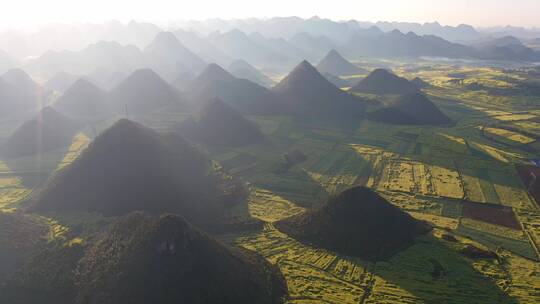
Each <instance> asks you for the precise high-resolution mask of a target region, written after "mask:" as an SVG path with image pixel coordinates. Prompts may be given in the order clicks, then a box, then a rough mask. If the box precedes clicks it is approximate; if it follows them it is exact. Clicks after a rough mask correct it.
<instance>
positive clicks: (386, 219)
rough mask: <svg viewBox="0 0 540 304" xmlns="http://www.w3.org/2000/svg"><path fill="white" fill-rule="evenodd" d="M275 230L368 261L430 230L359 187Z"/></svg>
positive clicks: (424, 224) (292, 218)
mask: <svg viewBox="0 0 540 304" xmlns="http://www.w3.org/2000/svg"><path fill="white" fill-rule="evenodd" d="M276 227H277V228H278V229H279V230H281V231H283V232H285V233H287V234H288V235H290V236H292V237H293V238H297V239H298V240H300V241H303V242H308V243H310V244H314V245H316V246H321V247H323V248H326V249H329V250H332V251H336V252H338V253H341V254H345V255H350V256H358V257H362V258H364V259H369V260H380V259H386V258H388V257H390V256H392V255H393V254H395V253H396V252H398V251H399V250H402V249H404V248H406V247H408V246H410V245H411V244H413V242H414V238H415V237H417V236H419V235H421V234H424V233H426V232H428V231H429V230H430V229H431V228H430V227H429V225H428V224H426V223H424V222H421V221H418V220H416V219H414V218H413V217H411V216H410V215H409V214H407V213H405V212H403V211H402V210H400V209H399V208H397V207H395V206H394V205H392V204H390V203H389V202H388V201H386V200H385V199H384V198H382V197H381V196H379V195H378V194H377V193H375V192H373V191H372V190H370V189H368V188H365V187H361V186H359V187H354V188H351V189H348V190H345V191H343V192H342V193H340V194H339V195H337V196H335V197H333V198H331V199H330V200H329V201H328V202H327V203H326V204H325V205H324V206H322V207H321V208H319V209H317V210H313V211H308V212H306V213H304V214H301V215H297V216H293V217H291V218H288V219H285V220H282V221H280V222H278V223H276Z"/></svg>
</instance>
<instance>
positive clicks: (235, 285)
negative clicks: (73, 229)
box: [0, 212, 287, 304]
mask: <svg viewBox="0 0 540 304" xmlns="http://www.w3.org/2000/svg"><path fill="white" fill-rule="evenodd" d="M0 291H2V293H1V294H0V300H1V301H7V302H6V303H31V304H33V303H46V304H52V303H62V304H63V303H65V304H68V303H78V304H79V303H80V304H83V303H111V304H112V303H141V304H142V303H171V304H172V303H201V304H202V303H230V304H233V303H234V304H236V303H253V300H254V299H257V303H268V304H278V303H283V302H284V299H285V297H286V295H287V287H286V283H285V281H284V279H283V277H282V275H281V273H280V271H279V269H278V268H277V267H276V266H273V265H271V264H270V263H268V262H267V261H265V260H264V258H262V257H260V256H258V255H256V254H255V253H253V252H250V251H247V250H245V249H240V248H229V247H226V246H225V245H223V244H221V243H220V242H218V241H216V240H215V239H213V238H212V237H210V236H209V235H207V234H206V233H204V232H201V231H200V230H198V229H197V228H194V227H193V226H191V225H190V224H189V223H187V222H186V221H185V220H184V219H183V218H181V217H179V216H177V215H170V214H169V215H161V216H150V215H147V214H144V213H140V212H135V213H131V214H128V215H126V216H123V217H120V218H119V219H117V220H116V221H115V222H113V223H112V224H111V226H110V228H108V229H105V231H104V232H101V233H98V234H96V235H93V236H92V237H91V239H89V240H87V242H85V243H65V242H60V241H57V242H55V243H52V244H49V245H47V246H44V247H43V248H41V249H40V250H38V251H37V252H36V253H35V255H34V256H33V257H32V259H31V260H30V261H29V262H28V263H27V264H26V265H25V266H24V267H23V268H22V269H21V270H20V271H19V273H18V274H17V275H16V276H15V277H14V278H13V279H11V280H9V281H8V282H7V283H6V284H5V285H2V286H0Z"/></svg>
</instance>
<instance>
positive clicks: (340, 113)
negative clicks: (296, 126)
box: [272, 60, 365, 124]
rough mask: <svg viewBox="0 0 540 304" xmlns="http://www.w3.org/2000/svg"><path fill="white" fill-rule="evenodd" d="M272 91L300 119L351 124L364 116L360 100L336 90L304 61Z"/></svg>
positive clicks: (362, 103) (363, 105)
mask: <svg viewBox="0 0 540 304" xmlns="http://www.w3.org/2000/svg"><path fill="white" fill-rule="evenodd" d="M272 90H273V91H274V92H275V93H276V94H277V95H278V96H279V97H280V98H281V99H282V100H283V101H284V102H285V106H286V107H287V108H288V109H289V110H290V111H291V113H292V114H293V115H294V116H296V117H299V118H304V119H310V120H319V121H324V122H328V121H334V122H340V123H350V124H354V123H358V122H359V121H360V120H361V119H362V118H363V117H364V107H365V104H364V102H363V101H362V100H361V99H357V98H355V97H353V96H352V95H350V94H348V93H345V92H344V91H342V90H340V89H338V88H337V87H336V86H335V85H333V84H332V83H331V82H329V81H328V80H327V79H326V78H324V77H323V76H322V75H321V74H320V73H319V72H318V71H317V69H315V67H313V66H312V65H311V64H310V63H309V62H307V61H305V60H304V61H302V62H301V63H300V64H298V65H297V66H296V67H295V68H294V69H293V70H292V71H291V72H290V73H289V74H288V75H287V76H286V77H285V78H284V79H283V80H281V82H279V83H278V84H277V85H276V86H275V87H274V88H273V89H272Z"/></svg>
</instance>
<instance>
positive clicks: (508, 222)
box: [463, 201, 521, 230]
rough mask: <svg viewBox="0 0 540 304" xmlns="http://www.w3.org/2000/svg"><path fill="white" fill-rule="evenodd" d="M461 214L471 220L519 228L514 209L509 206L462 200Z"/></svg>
mask: <svg viewBox="0 0 540 304" xmlns="http://www.w3.org/2000/svg"><path fill="white" fill-rule="evenodd" d="M463 216H464V217H466V218H470V219H473V220H477V221H481V222H485V223H489V224H494V225H499V226H504V227H507V228H511V229H515V230H521V225H520V224H519V222H518V220H517V218H516V215H515V214H514V211H513V210H512V208H510V207H506V206H501V205H494V204H488V203H474V202H469V201H465V202H463Z"/></svg>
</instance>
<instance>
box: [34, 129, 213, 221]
mask: <svg viewBox="0 0 540 304" xmlns="http://www.w3.org/2000/svg"><path fill="white" fill-rule="evenodd" d="M218 183H219V179H218V177H216V176H214V175H212V174H210V162H209V160H208V159H207V158H206V156H205V155H203V154H202V153H201V152H199V151H198V150H197V149H195V148H194V147H192V146H191V145H190V144H189V143H188V142H186V141H185V140H184V139H183V138H182V137H181V136H180V135H179V134H176V133H167V134H160V133H157V132H155V131H153V130H151V129H149V128H146V127H143V126H142V125H139V124H137V123H134V122H132V121H129V120H120V121H118V122H117V123H115V124H114V125H113V126H112V127H111V128H109V129H108V130H106V131H104V132H103V133H102V134H101V135H99V136H98V137H97V138H96V139H95V140H94V141H93V142H92V143H91V144H90V145H89V147H88V148H87V149H86V150H85V151H83V152H82V154H81V155H80V156H79V158H77V159H76V160H75V161H74V162H73V163H71V164H70V165H68V166H67V167H65V168H64V169H63V170H61V171H60V172H58V173H57V174H56V175H54V176H53V177H52V178H51V179H50V180H49V181H48V182H47V183H46V185H45V186H44V187H43V189H41V190H40V191H36V193H35V194H34V195H33V197H32V198H31V199H30V201H31V209H32V210H35V211H49V210H57V211H68V210H79V211H96V212H100V213H103V214H105V215H121V214H124V213H128V212H130V211H134V210H144V211H148V212H158V213H159V212H177V213H179V214H182V215H183V216H185V217H186V218H187V219H188V220H190V221H191V222H193V223H196V224H199V225H207V226H210V225H215V224H217V223H218V222H219V220H218V219H219V215H220V210H221V208H222V206H220V205H219V204H218V202H217V199H216V198H217V196H218V195H219V190H218Z"/></svg>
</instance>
